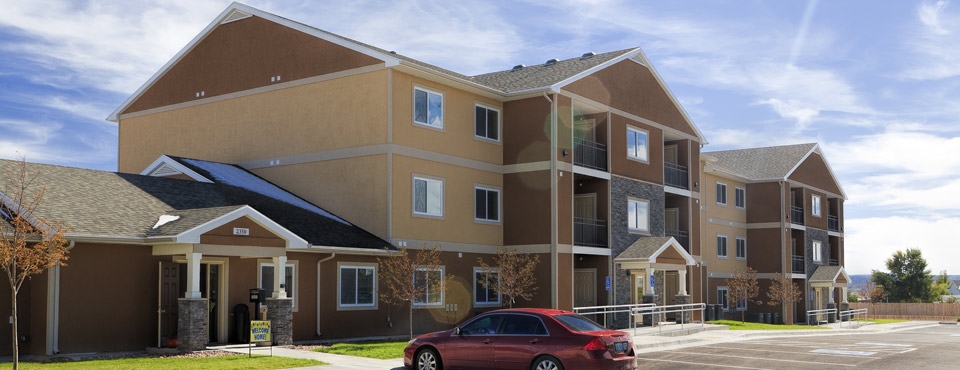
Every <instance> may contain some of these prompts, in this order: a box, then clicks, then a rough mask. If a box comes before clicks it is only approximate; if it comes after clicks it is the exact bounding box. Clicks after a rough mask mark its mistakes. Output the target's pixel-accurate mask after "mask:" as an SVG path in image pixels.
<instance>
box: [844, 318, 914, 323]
mask: <svg viewBox="0 0 960 370" xmlns="http://www.w3.org/2000/svg"><path fill="white" fill-rule="evenodd" d="M857 321H868V322H872V323H875V324H895V323H898V322H907V321H910V320H899V319H866V320H857Z"/></svg>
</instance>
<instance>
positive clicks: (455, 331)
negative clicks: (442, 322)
mask: <svg viewBox="0 0 960 370" xmlns="http://www.w3.org/2000/svg"><path fill="white" fill-rule="evenodd" d="M453 334H456V335H463V332H462V331H460V327H459V326H458V327H457V328H456V329H453Z"/></svg>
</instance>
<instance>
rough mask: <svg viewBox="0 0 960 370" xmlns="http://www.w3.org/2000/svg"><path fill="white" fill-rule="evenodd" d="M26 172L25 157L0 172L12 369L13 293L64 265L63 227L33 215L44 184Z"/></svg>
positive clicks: (0, 254)
mask: <svg viewBox="0 0 960 370" xmlns="http://www.w3.org/2000/svg"><path fill="white" fill-rule="evenodd" d="M37 176H38V174H36V173H30V172H29V171H28V169H27V162H26V160H25V159H23V160H21V161H19V163H18V164H17V165H15V166H11V167H10V168H8V169H7V171H5V173H4V174H3V178H4V181H3V184H2V186H3V187H2V188H0V267H2V268H3V272H5V273H6V274H7V281H8V282H9V283H10V308H11V317H12V318H13V323H12V324H13V325H12V326H13V327H12V330H11V332H12V334H13V368H14V369H17V368H19V362H20V361H19V360H20V358H19V340H18V338H19V334H18V332H17V325H18V320H17V294H18V293H19V292H20V287H21V286H23V283H24V282H25V281H27V280H28V279H30V278H31V277H32V276H33V275H36V274H39V273H42V272H43V271H46V270H47V269H49V268H51V267H53V266H56V265H61V266H66V264H65V263H64V261H65V260H66V259H67V253H69V251H68V250H67V248H66V247H67V241H66V239H65V238H64V231H65V227H64V226H63V225H62V224H60V223H51V222H49V221H47V220H45V219H43V218H41V217H40V216H38V215H37V214H36V211H37V209H38V208H39V207H40V203H41V202H42V201H43V196H44V194H45V190H46V187H45V185H44V184H43V182H41V181H38V178H37Z"/></svg>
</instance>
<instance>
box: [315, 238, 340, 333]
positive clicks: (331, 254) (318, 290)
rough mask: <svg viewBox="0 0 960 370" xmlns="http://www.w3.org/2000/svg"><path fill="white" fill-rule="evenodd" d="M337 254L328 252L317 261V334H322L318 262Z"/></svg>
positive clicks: (327, 259) (325, 260)
mask: <svg viewBox="0 0 960 370" xmlns="http://www.w3.org/2000/svg"><path fill="white" fill-rule="evenodd" d="M336 256H337V252H333V253H330V257H327V258H324V259H322V260H319V261H317V336H318V337H319V336H321V335H323V334H321V333H320V264H321V263H324V262H327V261H329V260H332V259H333V257H336Z"/></svg>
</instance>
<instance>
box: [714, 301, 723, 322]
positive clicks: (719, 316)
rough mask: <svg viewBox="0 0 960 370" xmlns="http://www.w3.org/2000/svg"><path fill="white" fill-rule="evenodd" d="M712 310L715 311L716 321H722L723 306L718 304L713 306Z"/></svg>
mask: <svg viewBox="0 0 960 370" xmlns="http://www.w3.org/2000/svg"><path fill="white" fill-rule="evenodd" d="M714 310H716V312H714V314H715V315H716V318H717V320H723V305H722V304H718V305H716V306H714Z"/></svg>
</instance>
